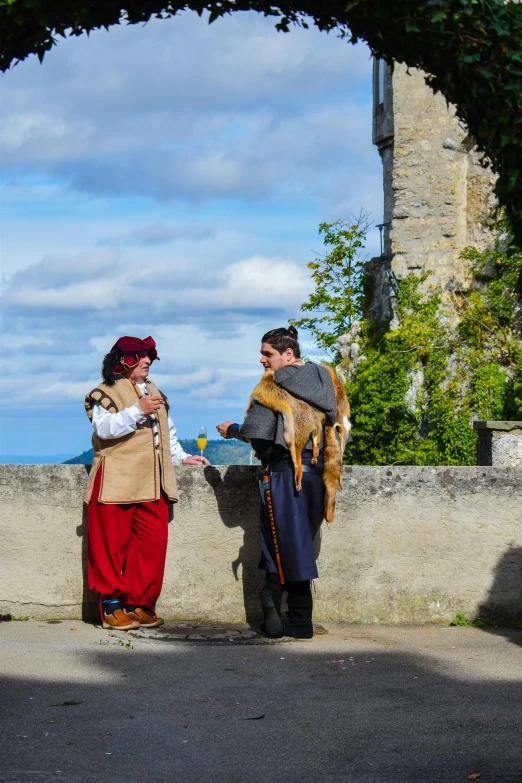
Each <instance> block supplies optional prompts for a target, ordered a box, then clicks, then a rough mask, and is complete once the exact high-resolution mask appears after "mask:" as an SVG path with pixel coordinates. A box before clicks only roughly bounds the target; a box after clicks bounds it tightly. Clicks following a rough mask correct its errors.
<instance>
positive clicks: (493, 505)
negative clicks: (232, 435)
mask: <svg viewBox="0 0 522 783" xmlns="http://www.w3.org/2000/svg"><path fill="white" fill-rule="evenodd" d="M258 477H259V469H258V468H256V467H252V468H250V467H247V466H245V467H243V466H231V467H209V468H205V469H200V468H191V467H188V466H187V467H183V468H181V469H180V470H179V485H180V502H179V504H177V505H176V506H175V507H174V514H173V520H172V522H171V525H170V544H169V554H168V561H167V569H166V575H165V585H164V590H163V593H162V596H161V599H160V602H159V605H158V609H159V611H160V612H161V613H163V614H164V615H165V616H167V617H170V618H177V619H197V618H200V619H206V620H215V621H219V620H222V621H227V622H232V621H242V620H244V619H245V618H246V619H248V620H249V621H251V622H255V621H256V620H257V617H258V615H257V612H258V601H257V593H258V590H259V587H260V584H261V574H260V573H259V572H258V570H257V563H258V558H259V542H258V532H257V508H258V503H259V491H258V486H257V480H258ZM86 478H87V472H86V468H85V466H82V465H1V466H0V509H1V512H0V513H1V517H0V547H1V550H0V551H1V557H0V611H1V612H4V613H5V612H12V613H13V614H15V615H17V616H20V615H22V616H25V615H29V616H31V617H37V618H77V617H81V616H82V614H83V616H88V615H89V614H91V615H92V611H93V609H94V606H95V604H94V597H93V596H91V595H90V594H89V593H88V591H87V589H86V587H85V578H84V575H85V555H86V546H87V540H86V515H85V509H84V507H83V505H82V502H81V495H82V490H83V487H84V485H85V482H86ZM521 495H522V470H520V469H516V468H502V469H500V468H477V467H459V468H445V467H426V468H415V467H393V468H371V467H353V468H345V470H344V489H343V490H342V492H341V493H340V495H339V499H338V510H337V517H336V521H335V522H334V524H333V525H331V526H330V527H329V528H326V527H325V528H324V529H323V531H322V539H321V541H320V542H319V544H320V545H319V547H318V549H319V550H320V551H319V572H320V578H319V579H318V580H317V582H316V590H317V592H316V594H315V604H316V612H315V617H316V619H317V620H319V621H321V620H322V621H337V622H361V623H370V622H382V623H422V622H429V621H435V622H448V621H449V620H451V619H452V618H453V617H454V616H455V614H456V613H457V612H461V613H463V614H465V615H466V616H468V617H476V616H484V617H486V618H488V617H493V618H495V619H497V620H518V621H519V622H520V621H521V620H522V599H521V595H522V524H521V523H522V502H521Z"/></svg>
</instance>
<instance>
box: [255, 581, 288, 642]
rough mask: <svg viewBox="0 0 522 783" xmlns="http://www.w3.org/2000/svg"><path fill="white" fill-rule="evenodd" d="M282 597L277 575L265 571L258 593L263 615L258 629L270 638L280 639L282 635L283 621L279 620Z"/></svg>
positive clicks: (281, 588)
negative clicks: (264, 578)
mask: <svg viewBox="0 0 522 783" xmlns="http://www.w3.org/2000/svg"><path fill="white" fill-rule="evenodd" d="M282 597H283V587H282V585H281V582H280V581H279V576H278V575H277V574H269V573H268V572H267V575H266V581H265V586H264V587H263V589H262V590H261V592H260V594H259V598H260V600H261V606H262V608H263V616H264V621H263V624H262V625H261V627H260V629H259V630H260V631H261V633H263V634H265V636H270V637H271V638H272V639H280V638H281V636H283V623H282V622H281V599H282Z"/></svg>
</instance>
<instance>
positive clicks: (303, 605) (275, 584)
mask: <svg viewBox="0 0 522 783" xmlns="http://www.w3.org/2000/svg"><path fill="white" fill-rule="evenodd" d="M264 590H267V591H268V592H269V593H271V595H272V597H273V599H274V604H275V606H276V608H277V611H278V612H279V614H280V613H281V599H282V598H283V593H284V592H285V590H286V592H287V593H288V596H287V599H286V602H287V605H288V619H289V620H290V622H291V623H292V624H293V625H295V626H296V628H297V627H303V626H305V625H308V624H309V623H311V622H312V610H313V599H312V588H311V585H310V580H308V579H307V580H304V581H301V582H286V584H284V585H282V584H281V582H280V581H279V576H278V574H273V573H271V572H269V571H267V572H266V580H265V586H264V587H263V591H264Z"/></svg>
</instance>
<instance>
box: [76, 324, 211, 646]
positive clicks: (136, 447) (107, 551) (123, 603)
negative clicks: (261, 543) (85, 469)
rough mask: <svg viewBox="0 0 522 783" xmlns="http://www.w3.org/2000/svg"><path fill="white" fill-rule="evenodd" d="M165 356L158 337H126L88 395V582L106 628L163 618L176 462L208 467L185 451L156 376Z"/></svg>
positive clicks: (175, 496)
mask: <svg viewBox="0 0 522 783" xmlns="http://www.w3.org/2000/svg"><path fill="white" fill-rule="evenodd" d="M156 359H158V360H159V356H158V353H157V350H156V343H155V342H154V340H153V339H152V337H146V338H145V339H144V340H141V339H140V338H139V337H129V336H127V337H120V338H119V340H117V342H116V343H115V344H114V345H113V346H112V348H111V350H110V351H109V353H108V354H107V355H106V356H105V358H104V360H103V365H102V377H103V382H102V383H99V384H98V386H97V387H96V388H95V389H93V390H92V391H91V392H89V394H88V395H87V396H86V398H85V410H86V412H87V416H88V417H89V421H90V422H91V424H92V427H93V430H94V434H93V438H92V445H93V449H94V462H93V466H92V470H91V472H90V475H89V481H88V483H87V488H86V490H85V493H84V496H83V497H84V500H85V501H86V503H88V504H89V508H88V531H89V555H88V583H89V589H90V590H92V591H93V592H95V593H98V595H99V598H100V613H101V619H102V623H103V627H104V628H114V629H116V630H119V631H128V630H131V629H133V628H138V627H139V626H143V627H146V628H157V627H158V626H159V625H162V624H163V620H162V619H161V617H157V616H156V613H155V611H154V606H155V603H156V600H157V599H158V596H159V594H160V592H161V587H162V583H163V573H164V570H165V557H166V554H167V538H168V521H169V504H170V503H176V501H177V499H178V494H177V488H176V477H175V475H174V465H179V464H184V465H200V464H203V465H208V464H209V462H208V460H207V459H205V458H204V457H197V456H190V455H189V454H186V453H185V452H184V451H183V449H182V447H181V444H180V442H179V441H178V438H177V435H176V427H175V426H174V423H173V421H172V419H171V418H170V416H169V403H168V400H167V398H166V397H165V395H164V394H163V393H162V392H161V391H160V390H159V389H158V388H157V386H156V385H155V384H154V383H153V381H151V379H150V378H149V370H150V367H151V364H152V362H154V361H155V360H156Z"/></svg>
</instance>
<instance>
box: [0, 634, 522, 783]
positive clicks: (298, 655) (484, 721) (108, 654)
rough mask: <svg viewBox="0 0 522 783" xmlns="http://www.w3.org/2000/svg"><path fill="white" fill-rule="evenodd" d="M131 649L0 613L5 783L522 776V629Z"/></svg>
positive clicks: (357, 781)
mask: <svg viewBox="0 0 522 783" xmlns="http://www.w3.org/2000/svg"><path fill="white" fill-rule="evenodd" d="M128 640H129V637H126V636H124V635H123V636H122V637H121V643H122V644H127V643H128ZM131 644H132V647H124V646H121V644H120V643H118V640H115V639H114V638H113V637H110V636H109V635H108V634H107V633H106V632H104V631H102V630H101V629H99V628H95V627H93V626H90V625H85V624H83V623H81V622H70V621H63V622H61V623H59V624H47V623H45V622H43V621H34V622H12V623H2V624H0V671H1V675H0V783H27V781H34V782H35V783H39V782H40V781H53V783H60V782H61V781H66V783H100V781H101V782H103V783H104V782H105V781H111V782H112V781H115V782H116V783H120V781H121V782H122V783H123V781H125V782H126V783H134V781H140V783H141V781H154V782H156V781H157V783H167V781H168V783H196V782H197V783H201V782H206V781H212V783H334V782H335V783H381V782H382V783H410V782H411V783H421V781H422V782H423V783H425V782H426V781H428V783H439V782H440V783H453V782H454V781H455V782H457V781H465V780H466V779H467V777H468V776H469V775H471V774H473V773H479V774H480V778H479V779H478V780H479V783H493V781H495V783H500V782H502V783H511V782H512V781H522V714H521V713H522V631H515V630H513V631H509V630H506V631H502V630H493V629H489V630H488V629H474V628H443V627H438V626H422V627H417V628H413V627H392V628H384V627H368V626H350V627H343V628H339V627H336V628H331V630H330V633H329V634H328V635H327V636H320V637H316V638H315V639H314V640H313V641H312V642H301V643H291V644H283V645H274V646H264V645H259V646H250V645H249V646H235V645H232V644H231V645H230V646H229V647H223V646H209V645H199V646H198V644H197V643H186V642H163V643H161V642H151V641H145V640H140V641H135V640H133V641H132V642H131ZM65 702H70V703H69V704H65Z"/></svg>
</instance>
